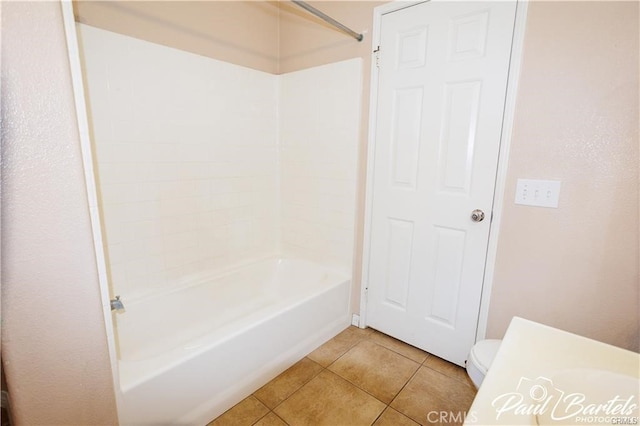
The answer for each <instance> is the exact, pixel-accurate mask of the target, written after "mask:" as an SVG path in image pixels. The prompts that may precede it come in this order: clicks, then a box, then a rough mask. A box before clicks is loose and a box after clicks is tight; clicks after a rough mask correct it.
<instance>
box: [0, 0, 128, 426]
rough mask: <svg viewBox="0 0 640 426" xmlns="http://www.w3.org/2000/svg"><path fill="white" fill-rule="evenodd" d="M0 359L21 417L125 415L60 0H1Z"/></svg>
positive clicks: (56, 420)
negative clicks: (110, 347)
mask: <svg viewBox="0 0 640 426" xmlns="http://www.w3.org/2000/svg"><path fill="white" fill-rule="evenodd" d="M2 38H3V39H2V104H3V105H2V107H3V108H2V156H3V163H2V192H3V200H2V201H3V203H2V228H3V232H2V252H3V257H2V275H3V276H2V311H3V312H2V313H3V318H2V361H3V364H4V367H5V373H6V377H7V382H8V385H9V390H10V393H11V401H12V409H13V415H14V418H15V421H16V423H17V424H29V425H52V424H59V425H74V424H78V425H79V424H82V425H90V424H105V425H113V424H116V423H117V417H116V407H115V399H114V392H113V385H112V379H111V370H110V363H109V357H108V351H107V341H106V337H105V328H104V319H103V315H102V308H101V301H100V290H99V286H98V276H97V269H96V264H95V260H94V250H93V242H92V234H91V225H90V221H89V210H88V204H87V198H86V195H85V186H84V176H83V170H82V163H81V155H80V141H79V137H78V131H77V125H76V122H75V111H74V106H73V92H72V88H71V80H70V74H69V66H68V59H67V52H66V42H65V36H64V31H63V24H62V16H61V9H60V4H59V3H58V2H3V4H2Z"/></svg>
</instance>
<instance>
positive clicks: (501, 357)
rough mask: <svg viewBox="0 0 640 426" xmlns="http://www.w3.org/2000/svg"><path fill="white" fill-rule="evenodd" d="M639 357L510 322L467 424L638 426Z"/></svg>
mask: <svg viewBox="0 0 640 426" xmlns="http://www.w3.org/2000/svg"><path fill="white" fill-rule="evenodd" d="M639 377H640V354H637V353H635V352H631V351H628V350H624V349H621V348H618V347H615V346H611V345H608V344H605V343H602V342H598V341H595V340H591V339H587V338H585V337H582V336H578V335H575V334H571V333H568V332H566V331H562V330H558V329H555V328H552V327H548V326H545V325H542V324H538V323H535V322H532V321H528V320H525V319H522V318H518V317H515V318H514V319H513V320H512V321H511V324H510V325H509V329H508V330H507V333H506V334H505V337H504V339H503V341H502V344H501V346H500V349H499V350H498V353H497V355H496V358H495V360H494V361H493V364H492V366H491V368H490V370H489V372H488V373H487V376H486V377H485V379H484V382H483V383H482V386H481V387H480V389H479V390H478V394H477V395H476V398H475V400H474V401H473V405H472V406H471V408H470V410H469V413H468V415H467V417H466V421H465V425H532V424H533V425H536V424H564V425H568V424H571V425H599V424H632V425H638V424H640V419H639V418H638V416H640V411H639V408H638V405H640V400H639V395H640V381H639Z"/></svg>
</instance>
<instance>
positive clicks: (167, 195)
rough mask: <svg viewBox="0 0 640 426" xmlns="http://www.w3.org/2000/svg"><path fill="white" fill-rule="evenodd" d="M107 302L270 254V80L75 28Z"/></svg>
mask: <svg viewBox="0 0 640 426" xmlns="http://www.w3.org/2000/svg"><path fill="white" fill-rule="evenodd" d="M78 29H79V36H80V43H81V51H82V52H83V58H82V59H83V62H84V64H83V65H84V67H85V87H86V90H87V96H88V100H89V116H90V122H91V125H92V133H93V143H94V152H95V156H96V161H97V172H98V177H97V178H98V180H99V182H98V183H99V185H98V186H99V192H100V198H101V203H102V213H103V227H104V229H103V231H104V236H105V239H106V245H107V253H108V261H109V264H110V274H111V282H112V287H113V291H114V292H115V293H116V294H121V295H122V296H123V298H126V299H129V300H131V299H134V298H137V297H141V296H144V295H146V294H149V293H152V292H156V291H158V290H162V289H163V288H166V287H167V286H173V285H180V284H182V283H186V282H190V281H192V280H193V279H195V278H198V277H199V276H201V275H202V274H203V273H206V272H207V271H212V272H213V271H216V270H219V269H220V268H224V267H227V266H229V265H232V264H235V263H237V262H242V261H244V260H248V259H252V258H255V257H258V256H263V255H270V254H274V253H276V252H277V244H278V238H279V229H278V220H279V212H278V204H277V203H278V201H277V200H278V197H277V191H278V187H277V179H276V177H277V163H278V162H277V150H276V147H277V108H276V107H275V106H276V105H277V96H278V89H277V84H278V83H277V78H278V77H277V76H274V75H271V74H268V73H263V72H259V71H255V70H251V69H248V68H243V67H240V66H236V65H232V64H228V63H225V62H220V61H216V60H213V59H210V58H205V57H202V56H198V55H194V54H191V53H187V52H183V51H180V50H176V49H171V48H168V47H164V46H160V45H155V44H152V43H148V42H145V41H142V40H138V39H135V38H131V37H127V36H123V35H119V34H115V33H111V32H108V31H104V30H101V29H97V28H94V27H90V26H86V25H83V24H78Z"/></svg>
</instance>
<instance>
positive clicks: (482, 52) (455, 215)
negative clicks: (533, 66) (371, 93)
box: [365, 1, 516, 365]
mask: <svg viewBox="0 0 640 426" xmlns="http://www.w3.org/2000/svg"><path fill="white" fill-rule="evenodd" d="M515 10H516V3H515V2H477V1H476V2H457V1H430V2H426V3H421V4H417V5H415V6H411V7H407V8H405V9H402V10H399V11H396V12H392V13H388V14H385V15H383V16H382V19H381V32H380V34H381V37H380V52H379V62H378V63H379V74H378V88H377V93H378V99H377V117H375V119H376V120H377V125H376V132H375V150H374V158H373V160H372V161H374V165H373V175H372V176H370V177H369V179H372V182H370V183H369V184H372V185H373V190H372V191H371V192H370V193H371V194H372V200H371V203H372V204H371V216H370V229H369V232H370V235H369V242H370V246H369V259H368V271H367V274H366V275H367V276H368V282H366V283H365V284H366V285H367V288H368V290H367V292H368V293H367V295H368V303H367V322H368V325H370V326H371V327H373V328H376V329H378V330H380V331H383V332H385V333H387V334H389V335H392V336H394V337H397V338H398V339H400V340H403V341H406V342H408V343H410V344H413V345H415V346H417V347H420V348H422V349H424V350H426V351H428V352H430V353H433V354H435V355H438V356H440V357H442V358H445V359H448V360H450V361H451V362H454V363H456V364H459V365H463V363H464V360H465V359H466V356H467V354H468V352H469V349H470V348H471V346H472V345H473V343H474V341H475V333H476V328H477V325H478V313H479V307H480V297H481V292H482V283H483V274H484V268H485V260H486V252H487V241H488V237H489V228H490V222H491V210H492V200H493V193H494V187H495V178H496V167H497V162H498V151H499V144H500V137H501V129H502V121H503V120H502V119H503V110H504V104H505V94H506V86H507V77H508V69H509V59H510V51H511V43H512V37H513V29H514V20H515ZM476 209H479V210H482V211H483V212H484V213H485V218H484V220H482V221H474V220H472V218H471V215H472V211H473V210H476Z"/></svg>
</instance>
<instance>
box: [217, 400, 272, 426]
mask: <svg viewBox="0 0 640 426" xmlns="http://www.w3.org/2000/svg"><path fill="white" fill-rule="evenodd" d="M268 412H269V409H268V408H267V407H266V406H265V405H264V404H263V403H261V402H260V401H258V400H257V399H256V398H255V397H254V396H250V397H248V398H246V399H243V400H242V401H240V402H239V403H237V404H236V405H234V406H233V407H231V408H230V409H229V410H227V411H226V412H225V413H224V414H223V415H221V416H220V417H218V418H217V419H215V420H214V421H212V422H211V423H209V424H208V426H251V425H253V424H254V423H255V422H256V421H257V420H259V419H260V418H261V417H263V416H264V415H265V414H267V413H268Z"/></svg>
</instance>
